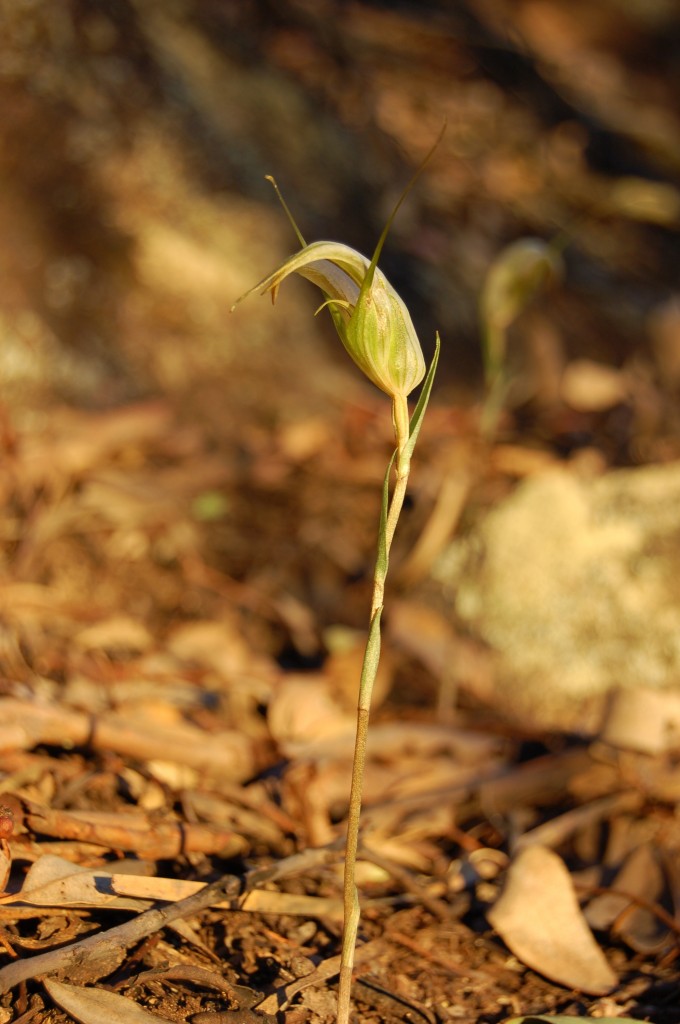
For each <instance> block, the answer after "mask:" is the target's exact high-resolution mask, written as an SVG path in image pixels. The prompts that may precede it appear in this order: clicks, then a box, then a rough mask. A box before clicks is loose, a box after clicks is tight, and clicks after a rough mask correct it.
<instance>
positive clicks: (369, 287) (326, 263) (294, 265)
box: [239, 240, 425, 399]
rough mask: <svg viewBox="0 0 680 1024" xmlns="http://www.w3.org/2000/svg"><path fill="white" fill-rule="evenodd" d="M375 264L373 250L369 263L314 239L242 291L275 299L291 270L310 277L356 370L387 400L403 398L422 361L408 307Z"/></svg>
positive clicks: (417, 381)
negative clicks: (323, 299)
mask: <svg viewBox="0 0 680 1024" xmlns="http://www.w3.org/2000/svg"><path fill="white" fill-rule="evenodd" d="M381 241H382V240H381ZM379 247H380V248H382V245H381V243H379ZM376 263H377V259H376V255H375V254H374V256H373V259H372V260H370V261H369V260H368V259H367V258H366V257H365V256H363V255H362V254H361V253H360V252H357V251H356V249H352V248H351V247H350V246H349V245H343V244H342V243H340V242H312V243H311V245H306V246H305V247H304V248H303V249H302V250H301V251H300V252H298V253H296V254H295V255H294V256H291V257H290V259H288V260H286V262H285V263H283V264H282V266H280V267H279V268H278V269H277V270H275V271H274V272H273V273H272V274H270V275H269V276H268V277H266V278H265V279H264V281H261V282H260V284H258V285H256V286H255V288H251V289H250V291H249V292H246V295H250V294H251V292H256V291H259V292H260V294H262V295H264V294H265V293H266V292H270V294H271V296H272V301H275V300H276V296H277V293H278V290H279V287H280V286H281V284H282V282H283V281H284V280H285V278H287V277H288V276H289V275H290V274H299V275H300V276H301V277H304V278H306V279H307V280H308V281H311V282H312V284H315V285H316V286H317V287H318V288H320V289H321V291H322V292H323V294H324V296H325V301H324V302H323V303H322V305H321V306H320V307H319V310H321V309H323V308H324V307H326V306H327V307H328V309H329V311H330V313H331V316H332V317H333V322H334V324H335V328H336V330H337V332H338V335H339V336H340V340H341V341H342V343H343V345H344V346H345V348H346V350H347V352H348V353H349V355H350V356H351V357H352V359H353V360H354V362H355V363H356V364H357V366H358V367H359V369H360V370H362V371H363V373H365V375H366V376H367V377H368V379H369V380H370V381H372V382H373V383H374V384H375V385H376V386H377V387H379V388H380V390H381V391H384V392H385V393H386V394H388V395H389V396H390V397H391V398H393V399H395V398H406V396H407V395H409V394H410V393H411V392H412V391H413V389H414V388H415V387H417V385H418V384H420V382H421V381H422V379H423V377H424V376H425V359H424V358H423V352H422V349H421V347H420V342H419V340H418V335H417V334H416V329H415V327H414V326H413V321H412V320H411V316H410V313H409V311H408V309H407V308H406V306H405V304H404V302H403V300H402V299H401V297H400V296H399V294H398V293H397V291H396V290H395V288H393V286H392V285H391V284H390V283H389V281H388V280H387V278H386V277H385V275H384V274H383V272H382V271H381V270H380V269H379V268H378V267H377V266H376ZM242 297H243V298H245V297H246V296H242ZM239 301H240V300H239ZM319 310H317V312H319Z"/></svg>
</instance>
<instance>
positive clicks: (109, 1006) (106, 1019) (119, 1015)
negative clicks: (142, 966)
mask: <svg viewBox="0 0 680 1024" xmlns="http://www.w3.org/2000/svg"><path fill="white" fill-rule="evenodd" d="M43 985H44V986H45V989H46V991H47V993H48V994H49V995H50V996H51V998H52V999H54V1001H55V1003H57V1005H58V1006H61V1008H62V1010H66V1012H67V1013H70V1014H71V1016H73V1017H75V1018H76V1020H79V1021H81V1022H82V1024H158V1022H159V1021H166V1020H167V1017H159V1016H158V1014H155V1013H149V1011H148V1010H144V1009H142V1007H141V1006H138V1005H137V1003H134V1002H133V1001H132V1000H131V999H126V998H125V996H119V995H117V994H116V993H115V992H109V991H107V990H106V989H100V988H81V987H79V986H78V985H66V984H64V983H63V982H61V981H54V980H53V979H51V978H46V979H45V980H44V981H43Z"/></svg>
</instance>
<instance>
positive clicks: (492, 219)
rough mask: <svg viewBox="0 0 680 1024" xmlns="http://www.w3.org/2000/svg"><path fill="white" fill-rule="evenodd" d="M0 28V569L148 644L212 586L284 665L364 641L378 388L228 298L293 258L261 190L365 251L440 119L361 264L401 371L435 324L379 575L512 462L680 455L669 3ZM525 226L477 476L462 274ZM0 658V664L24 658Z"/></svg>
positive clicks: (162, 6)
mask: <svg viewBox="0 0 680 1024" xmlns="http://www.w3.org/2000/svg"><path fill="white" fill-rule="evenodd" d="M0 17H1V19H2V26H1V27H2V31H0V105H1V109H2V112H3V113H2V125H1V126H0V133H1V136H2V145H1V146H0V183H1V186H2V187H1V188H0V281H1V282H2V287H1V288H0V332H1V335H2V344H1V345H0V380H1V381H2V443H3V446H4V450H5V455H6V459H5V473H6V479H5V483H4V487H5V496H6V499H7V504H6V522H5V526H4V527H3V529H4V537H5V547H4V555H3V565H4V569H5V570H6V571H7V572H8V573H9V574H10V576H11V577H12V578H14V579H15V580H31V581H34V582H36V583H37V582H39V583H41V584H43V585H46V586H49V587H50V588H52V591H53V592H54V593H57V592H63V593H64V594H71V595H72V596H74V597H75V596H77V597H78V598H79V599H82V598H83V595H89V594H91V593H97V595H98V599H99V600H100V601H101V602H103V604H102V607H103V608H104V609H105V610H106V609H107V608H108V609H109V610H111V609H120V608H125V609H126V610H127V611H128V612H129V613H130V614H132V615H135V616H138V617H140V618H141V619H143V620H144V621H149V622H150V623H152V624H153V625H154V628H159V627H161V626H164V625H165V626H167V621H166V616H168V615H169V616H171V617H173V616H174V617H177V616H179V617H180V618H181V617H182V616H187V617H190V618H191V617H196V616H199V617H208V618H210V617H211V616H218V614H219V615H221V614H222V611H221V610H220V609H222V605H221V603H220V602H222V601H223V600H225V599H226V600H228V601H234V602H236V605H237V606H238V608H239V609H240V612H239V614H240V613H241V612H243V609H244V608H245V609H246V610H247V614H246V613H245V612H244V616H245V618H244V621H243V622H242V623H241V629H242V630H245V631H246V632H247V631H248V630H250V633H248V635H249V637H250V638H251V641H252V643H253V645H254V646H255V647H259V648H262V647H264V648H265V649H268V650H270V651H272V652H273V653H274V654H275V656H276V657H277V658H278V659H279V661H280V662H281V663H285V662H286V658H288V657H290V658H291V659H292V660H293V663H299V662H301V661H302V662H305V659H308V661H309V663H310V664H314V663H315V659H318V658H319V657H320V656H321V654H320V652H322V651H323V650H324V643H325V641H322V636H323V631H324V630H325V629H326V628H327V627H329V626H331V625H333V624H334V623H338V622H342V623H344V624H345V625H348V626H351V627H358V626H361V625H363V622H364V616H365V609H366V606H367V601H368V592H369V587H370V574H371V566H372V558H373V544H374V535H375V533H374V531H375V517H376V515H377V502H378V500H379V498H378V495H379V485H380V479H381V476H382V472H383V467H384V465H385V456H386V454H387V453H389V451H390V446H391V425H390V422H389V413H388V407H387V403H386V402H385V400H384V396H382V395H381V394H379V393H378V392H377V391H375V389H373V388H372V387H371V386H370V385H369V384H368V383H366V382H365V381H363V380H362V379H361V378H360V375H359V374H358V373H357V372H356V371H355V369H354V367H353V366H352V365H351V363H350V362H349V360H348V359H347V357H346V355H345V353H344V351H343V350H342V348H341V346H340V345H339V344H338V341H337V338H336V337H335V335H334V332H333V330H332V328H331V327H330V322H329V318H328V317H326V316H319V317H317V318H315V317H314V316H313V315H312V314H313V311H314V309H315V308H316V305H318V295H317V294H316V293H315V292H314V290H313V289H312V288H311V287H310V286H309V285H308V284H307V283H305V282H301V281H290V282H286V285H285V287H284V288H283V289H282V292H281V295H280V297H279V299H278V302H277V306H276V308H275V309H274V310H272V308H271V304H270V303H269V301H268V300H263V299H259V298H258V297H257V296H254V297H252V298H250V299H249V300H248V302H247V303H244V304H243V305H241V306H239V307H238V309H237V311H236V312H235V313H233V314H231V313H230V312H229V311H230V307H231V305H232V303H233V302H234V301H235V299H236V298H237V297H238V296H239V295H240V294H241V293H242V292H244V291H245V290H246V289H248V288H250V287H251V286H252V285H253V284H255V282H257V281H258V280H259V279H261V278H263V277H264V276H265V275H266V274H267V273H268V272H269V271H271V270H272V269H273V268H274V267H276V266H277V265H278V264H279V263H280V262H281V261H282V260H283V259H285V258H286V257H287V256H288V255H290V254H291V253H292V252H294V251H295V249H296V248H297V241H296V239H295V237H294V235H293V232H292V230H291V227H290V225H289V224H288V222H287V220H286V218H285V215H284V213H283V211H282V209H281V207H280V205H279V204H278V202H277V200H276V197H275V195H274V193H273V191H272V189H271V186H270V184H269V183H268V182H267V181H265V175H267V174H273V175H275V177H276V179H277V181H278V183H279V185H280V187H281V189H282V191H283V193H284V195H285V196H286V198H287V201H288V203H289V205H290V207H291V208H292V210H293V211H294V214H295V216H296V218H297V220H298V223H299V225H300V228H301V230H302V232H303V234H304V235H305V237H306V238H307V239H309V240H315V239H337V240H340V241H343V242H346V243H348V244H350V245H353V246H355V247H357V248H358V249H360V250H361V251H363V252H365V253H369V254H370V253H371V251H372V249H373V247H374V245H375V242H376V240H377V238H378V236H379V234H380V231H381V229H382V227H383V225H384V223H385V221H386V219H387V217H388V215H389V213H390V211H391V209H392V207H393V205H394V203H395V201H396V199H397V198H398V196H399V194H400V193H401V190H402V189H403V187H404V185H405V183H406V182H407V181H408V179H409V178H410V176H411V175H412V173H413V171H414V169H415V168H416V167H417V166H418V165H419V163H420V161H421V160H422V158H423V157H424V155H425V153H426V152H427V151H428V149H429V148H430V146H431V145H432V143H433V141H434V139H435V138H436V137H437V135H438V133H439V132H440V130H441V127H442V125H443V124H446V133H445V135H444V138H443V141H442V143H441V145H440V146H439V148H438V150H437V152H436V154H435V155H434V157H433V159H432V160H431V162H430V163H429V164H428V166H427V167H426V169H425V171H424V173H423V175H422V177H421V178H420V180H419V181H418V183H417V185H416V187H415V188H414V189H413V191H412V192H411V194H410V195H409V197H408V199H407V201H406V203H405V204H404V206H403V208H402V209H401V210H400V213H399V216H398V217H397V220H396V222H395V224H394V227H393V230H392V232H391V234H390V237H389V239H388V242H387V245H386V247H385V250H384V256H383V259H382V261H381V266H382V267H383V269H384V271H385V272H386V274H387V276H388V277H389V278H390V279H391V281H392V283H393V284H394V285H395V286H396V287H397V289H398V290H399V291H400V293H401V294H402V296H403V298H404V299H405V301H406V302H407V304H408V305H409V308H410V309H411V312H412V316H413V319H414V322H415V324H416V327H417V329H418V332H419V335H420V338H421V340H422V345H423V348H424V350H425V353H426V356H429V355H430V354H431V353H432V350H433V344H434V333H435V330H436V329H438V330H439V331H440V333H441V336H442V339H443V355H442V366H441V372H440V375H439V378H438V381H437V386H436V388H435V394H434V397H433V409H432V413H431V414H430V417H429V423H428V425H427V427H426V430H425V431H424V434H423V442H422V454H421V459H422V466H423V469H422V473H421V476H420V477H418V476H416V477H415V478H414V482H413V489H412V499H411V505H410V514H409V515H407V517H406V521H405V522H404V525H403V527H402V528H401V532H400V539H399V543H400V544H401V545H402V547H401V554H399V552H397V559H398V560H399V558H401V560H402V561H403V560H404V559H405V558H406V552H408V551H409V550H410V548H411V547H412V545H413V544H414V543H415V541H416V539H417V538H418V536H420V533H421V531H422V529H423V528H424V526H425V524H427V523H428V522H429V521H430V516H431V513H432V510H433V508H436V507H440V508H444V510H445V512H444V521H443V525H442V523H439V524H438V525H437V524H435V525H436V529H437V530H438V531H439V533H438V535H437V536H436V537H435V542H434V544H433V548H432V550H430V551H429V552H426V553H424V554H422V558H421V560H420V562H419V563H418V565H416V566H415V568H414V567H413V566H411V571H410V572H407V573H406V574H405V576H404V577H403V578H404V580H407V579H410V581H411V582H412V583H413V582H414V581H417V580H418V579H421V580H422V579H424V578H425V577H427V574H428V571H429V567H430V566H431V564H432V561H433V559H434V557H435V555H436V553H437V551H438V550H441V548H442V547H443V546H444V545H445V543H446V542H447V541H448V539H450V536H451V534H452V533H453V531H454V530H455V529H456V527H457V524H458V520H459V517H460V514H461V509H462V508H463V507H464V508H465V509H466V512H465V516H467V520H466V521H467V522H469V521H471V520H472V519H474V516H475V514H476V511H475V510H476V509H477V508H478V507H480V506H482V505H488V504H489V503H492V502H493V501H495V500H496V499H497V498H498V497H499V496H502V495H503V494H504V493H506V492H507V490H508V489H509V487H510V486H511V482H512V479H516V478H517V477H518V476H519V477H521V476H523V475H525V474H526V473H527V472H529V471H530V469H531V466H533V465H534V464H538V463H533V462H531V458H535V459H538V462H540V459H541V458H547V459H557V460H560V459H562V460H563V459H568V458H570V457H572V456H573V455H574V454H575V453H578V452H579V451H585V452H586V453H588V454H589V456H593V454H594V458H595V462H596V464H597V467H599V471H601V470H603V469H606V468H609V467H620V466H634V465H638V464H641V463H648V462H666V461H669V460H672V459H674V458H675V457H676V456H677V454H678V451H679V450H680V449H679V445H678V439H679V438H680V423H679V420H678V401H677V397H678V389H679V387H680V299H679V297H678V279H677V268H678V263H679V256H680V234H679V231H678V228H679V225H680V131H679V118H680V111H679V109H678V104H679V102H680V101H679V97H680V88H679V86H680V82H679V76H680V62H679V61H678V53H679V50H680V12H679V10H678V6H677V4H676V3H675V2H673V0H644V2H634V0H600V2H599V3H597V4H593V3H591V2H590V0H512V2H511V0H456V2H452V0H448V2H447V0H423V2H418V3H408V2H392V3H379V2H368V0H363V2H343V0H314V2H312V0H276V2H266V0H262V2H259V3H256V2H249V0H239V2H228V0H60V2H59V3H54V2H53V0H21V2H16V0H0ZM526 236H534V237H538V238H540V239H543V240H544V241H545V242H547V243H550V242H552V241H555V240H557V244H559V246H560V247H561V251H562V256H563V259H564V265H565V269H564V274H563V276H562V279H561V280H560V281H559V282H557V283H555V284H554V286H553V287H552V288H551V289H550V290H547V291H544V292H542V293H541V294H539V295H538V296H537V297H536V299H535V301H534V302H533V303H532V304H531V306H530V307H529V308H528V309H526V310H525V311H524V312H523V313H522V315H521V316H520V317H519V319H518V321H517V323H516V324H514V325H513V329H512V332H511V336H510V341H509V351H508V357H507V358H508V362H509V364H510V365H511V367H512V376H513V388H512V390H511V394H509V395H508V400H507V405H506V409H505V411H504V412H503V413H502V414H501V418H500V420H499V423H498V428H497V429H498V432H497V435H496V436H497V439H499V440H502V441H503V442H504V443H505V448H504V449H503V452H502V453H501V454H502V455H503V459H504V461H503V459H501V457H500V455H499V457H498V459H497V462H496V463H495V464H493V465H495V469H496V470H498V467H499V465H500V464H501V462H502V467H501V468H502V470H503V471H502V473H501V475H500V476H499V475H498V473H496V474H495V475H494V473H495V470H494V471H492V472H489V473H486V475H485V471H484V472H481V473H477V476H476V477H475V484H474V486H472V485H471V484H470V472H469V469H470V464H471V463H472V464H476V465H477V467H478V468H479V467H480V466H487V468H488V466H489V465H491V464H487V463H486V462H484V461H483V460H481V461H480V458H479V451H478V447H477V446H478V442H479V418H478V417H479V407H480V403H481V401H482V398H483V373H482V358H481V350H480V341H479V339H480V329H479V323H478V301H479V294H480V290H481V288H482V285H483V282H484V280H485V276H486V274H487V271H488V269H489V267H490V265H491V263H492V261H493V259H494V258H495V257H496V255H497V254H498V253H499V252H500V251H501V250H502V249H503V248H504V246H506V245H507V244H508V243H510V242H512V241H514V240H516V239H519V238H523V237H526ZM126 409H128V410H129V411H128V414H125V410H126ZM126 416H127V418H126ZM512 445H514V446H515V447H514V448H512V447H508V446H512ZM518 446H519V448H520V449H522V450H524V451H525V453H526V452H528V453H529V455H528V456H526V458H525V457H524V456H521V455H518V454H517V453H518ZM485 458H486V456H485ZM522 459H524V461H522ZM526 459H529V461H528V462H527V461H526ZM493 465H491V468H492V470H493ZM508 473H509V476H508ZM473 475H474V474H473ZM456 480H457V481H458V484H456V483H455V481H456ZM452 481H454V482H453V483H452ZM456 487H458V490H456ZM446 488H448V490H447V489H446ZM442 492H443V496H442ZM470 495H472V497H470ZM437 502H439V506H437ZM447 503H448V504H447ZM446 508H448V509H449V511H448V512H446ZM407 511H408V510H407ZM433 529H434V527H433ZM435 532H436V531H435ZM211 573H212V574H213V575H211ZM192 574H193V575H192ZM215 574H216V575H215ZM102 614H103V612H102ZM263 623H264V626H263ZM52 639H54V637H53V638H52ZM32 642H37V641H36V640H35V637H34V639H33V641H32ZM8 643H9V648H11V651H13V652H14V653H11V652H10V654H9V655H8V658H9V664H10V667H11V668H12V673H13V675H14V676H16V675H17V673H19V674H21V673H22V672H24V670H25V663H26V662H28V663H31V655H30V649H31V644H29V643H26V642H25V638H24V641H22V644H23V646H22V645H21V644H20V645H19V647H20V651H19V653H17V650H18V648H17V649H15V646H16V645H15V646H12V645H13V644H14V639H12V641H11V642H9V641H8ZM51 650H52V654H51V655H50V657H53V656H55V655H54V646H52V648H51ZM27 652H28V653H27ZM64 657H66V654H64ZM22 666H24V667H22Z"/></svg>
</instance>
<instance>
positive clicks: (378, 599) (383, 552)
mask: <svg viewBox="0 0 680 1024" xmlns="http://www.w3.org/2000/svg"><path fill="white" fill-rule="evenodd" d="M392 416H393V421H394V429H395V434H396V437H397V451H396V452H395V457H396V463H397V475H396V480H395V485H394V492H393V494H392V500H391V501H390V502H389V507H388V510H387V515H386V516H385V515H383V516H382V517H381V526H380V540H379V550H378V558H377V559H376V565H375V573H374V576H373V599H372V601H371V624H370V628H369V633H368V641H367V643H366V651H365V654H364V662H363V667H362V670H361V682H360V685H359V702H358V707H357V729H356V737H355V741H354V760H353V763H352V785H351V789H350V797H349V813H348V821H347V845H346V847H345V879H344V887H343V905H344V927H343V935H342V957H341V964H340V989H339V995H338V1024H349V1012H350V996H351V989H352V970H353V967H354V950H355V947H356V938H357V931H358V928H359V914H360V910H359V894H358V891H357V885H356V862H357V855H358V852H359V824H360V819H361V798H362V790H363V780H364V769H365V765H366V741H367V738H368V721H369V716H370V710H371V696H372V693H373V684H374V682H375V677H376V674H377V671H378V664H379V661H380V618H381V615H382V610H383V600H384V595H385V581H386V579H387V570H388V566H389V555H390V548H391V547H392V540H393V538H394V533H395V530H396V528H397V523H398V521H399V515H400V513H401V510H402V507H403V504H404V498H405V496H406V487H407V484H408V475H409V469H410V463H411V452H410V450H409V447H408V438H409V420H408V406H407V404H406V399H405V398H404V397H403V396H398V397H397V398H395V399H394V402H393V406H392ZM393 461H394V460H393ZM391 465H392V463H390V468H391ZM388 474H389V469H388ZM386 485H387V480H386Z"/></svg>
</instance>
